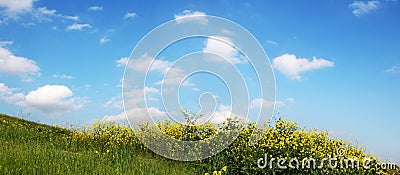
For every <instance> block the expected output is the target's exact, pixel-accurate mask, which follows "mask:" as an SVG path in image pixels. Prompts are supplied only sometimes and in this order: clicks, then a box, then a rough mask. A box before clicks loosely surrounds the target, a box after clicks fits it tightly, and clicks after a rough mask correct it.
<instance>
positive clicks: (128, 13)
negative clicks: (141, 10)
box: [124, 12, 137, 19]
mask: <svg viewBox="0 0 400 175" xmlns="http://www.w3.org/2000/svg"><path fill="white" fill-rule="evenodd" d="M136 17H137V14H136V13H134V12H126V13H125V15H124V18H125V19H128V18H136Z"/></svg>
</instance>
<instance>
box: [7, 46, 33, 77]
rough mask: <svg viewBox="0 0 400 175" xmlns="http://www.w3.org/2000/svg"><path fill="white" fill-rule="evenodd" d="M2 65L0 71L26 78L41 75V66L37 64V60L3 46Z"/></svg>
mask: <svg viewBox="0 0 400 175" xmlns="http://www.w3.org/2000/svg"><path fill="white" fill-rule="evenodd" d="M8 44H10V43H8ZM0 65H1V66H0V72H5V73H9V74H14V75H18V76H22V77H24V78H28V76H39V75H40V73H39V71H40V68H39V66H37V65H36V62H35V61H33V60H30V59H28V58H24V57H19V56H15V55H14V54H13V53H11V51H9V50H8V49H6V48H3V47H0ZM28 79H29V78H28Z"/></svg>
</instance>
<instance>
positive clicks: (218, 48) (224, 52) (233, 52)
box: [203, 36, 246, 64]
mask: <svg viewBox="0 0 400 175" xmlns="http://www.w3.org/2000/svg"><path fill="white" fill-rule="evenodd" d="M228 43H229V44H228ZM230 44H232V45H234V43H233V40H232V39H231V38H229V37H224V36H212V37H209V38H208V39H207V40H206V46H205V47H204V49H203V52H209V53H213V54H217V55H219V56H220V57H210V56H207V57H206V58H205V60H206V61H225V59H228V60H229V61H231V62H232V63H233V64H238V63H245V62H246V60H241V59H240V58H239V56H240V54H239V52H238V50H237V49H235V48H234V47H233V46H231V45H230ZM221 57H223V58H225V59H223V58H221Z"/></svg>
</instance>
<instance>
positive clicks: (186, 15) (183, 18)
mask: <svg viewBox="0 0 400 175" xmlns="http://www.w3.org/2000/svg"><path fill="white" fill-rule="evenodd" d="M174 17H175V21H176V23H178V24H180V23H185V22H198V23H200V24H207V23H208V19H207V17H206V14H205V13H204V12H199V11H191V10H184V11H183V12H182V13H180V14H177V15H174Z"/></svg>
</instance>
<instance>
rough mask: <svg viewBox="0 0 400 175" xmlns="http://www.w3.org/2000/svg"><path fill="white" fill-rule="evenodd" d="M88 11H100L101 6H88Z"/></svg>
mask: <svg viewBox="0 0 400 175" xmlns="http://www.w3.org/2000/svg"><path fill="white" fill-rule="evenodd" d="M88 10H89V11H102V10H103V7H101V6H92V7H89V8H88Z"/></svg>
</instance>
